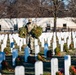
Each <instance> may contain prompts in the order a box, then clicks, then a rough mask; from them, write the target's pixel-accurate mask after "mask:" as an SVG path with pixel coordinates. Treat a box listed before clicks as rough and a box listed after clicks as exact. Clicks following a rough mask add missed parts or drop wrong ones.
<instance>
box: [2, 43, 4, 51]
mask: <svg viewBox="0 0 76 75" xmlns="http://www.w3.org/2000/svg"><path fill="white" fill-rule="evenodd" d="M1 51H2V52H3V51H4V44H2V45H1Z"/></svg>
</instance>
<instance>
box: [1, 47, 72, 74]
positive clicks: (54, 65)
mask: <svg viewBox="0 0 76 75" xmlns="http://www.w3.org/2000/svg"><path fill="white" fill-rule="evenodd" d="M27 50H28V47H27V48H26V50H25V51H26V52H28V51H27ZM27 54H28V53H27ZM17 56H18V54H17V50H13V66H14V65H15V62H14V61H15V59H16V57H17ZM27 56H28V55H27ZM27 56H26V57H27ZM26 57H25V62H26V61H27V58H26ZM3 60H5V53H4V52H0V68H1V62H2V61H3ZM70 66H71V56H70V55H66V56H64V73H65V75H69V74H70V72H69V68H70ZM20 68H23V67H20ZM20 68H19V67H17V69H16V71H17V72H18V71H19V72H21V73H23V74H21V73H20V74H21V75H24V68H23V72H22V71H21V70H20ZM57 71H58V59H57V58H52V59H51V75H56V72H57ZM19 72H18V73H19ZM18 73H16V75H17V74H18ZM40 74H43V62H42V61H37V62H36V63H35V75H40Z"/></svg>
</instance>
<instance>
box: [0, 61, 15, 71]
mask: <svg viewBox="0 0 76 75" xmlns="http://www.w3.org/2000/svg"><path fill="white" fill-rule="evenodd" d="M1 65H2V70H3V71H6V72H14V69H13V68H12V66H11V65H10V64H9V63H8V62H7V61H6V60H3V61H2V63H1Z"/></svg>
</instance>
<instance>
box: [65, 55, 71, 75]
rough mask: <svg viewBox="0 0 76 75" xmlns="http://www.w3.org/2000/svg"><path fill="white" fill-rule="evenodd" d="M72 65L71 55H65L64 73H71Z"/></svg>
mask: <svg viewBox="0 0 76 75" xmlns="http://www.w3.org/2000/svg"><path fill="white" fill-rule="evenodd" d="M70 66H71V56H70V55H66V56H64V75H70V71H69V68H70Z"/></svg>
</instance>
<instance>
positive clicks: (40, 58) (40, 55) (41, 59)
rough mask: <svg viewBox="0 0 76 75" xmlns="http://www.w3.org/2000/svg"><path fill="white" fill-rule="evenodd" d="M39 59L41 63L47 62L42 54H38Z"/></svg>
mask: <svg viewBox="0 0 76 75" xmlns="http://www.w3.org/2000/svg"><path fill="white" fill-rule="evenodd" d="M37 59H38V60H40V61H45V58H44V57H43V56H42V54H41V53H38V55H37Z"/></svg>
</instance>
